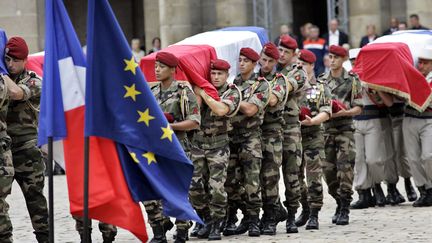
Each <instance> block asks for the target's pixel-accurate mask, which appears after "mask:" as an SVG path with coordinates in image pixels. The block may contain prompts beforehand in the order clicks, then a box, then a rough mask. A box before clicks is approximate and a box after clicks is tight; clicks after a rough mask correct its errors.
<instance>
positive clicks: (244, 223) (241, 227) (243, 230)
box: [235, 215, 259, 235]
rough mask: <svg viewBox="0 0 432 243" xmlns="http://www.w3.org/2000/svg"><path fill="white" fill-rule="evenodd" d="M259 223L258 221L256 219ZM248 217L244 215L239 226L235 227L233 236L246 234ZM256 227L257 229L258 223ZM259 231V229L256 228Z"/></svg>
mask: <svg viewBox="0 0 432 243" xmlns="http://www.w3.org/2000/svg"><path fill="white" fill-rule="evenodd" d="M258 221H259V219H258ZM249 222H250V220H249V216H247V215H244V217H243V219H242V220H241V222H240V224H239V226H237V228H236V229H235V234H236V235H242V234H244V233H246V232H247V231H248V229H249ZM257 227H258V222H257ZM258 230H259V227H258Z"/></svg>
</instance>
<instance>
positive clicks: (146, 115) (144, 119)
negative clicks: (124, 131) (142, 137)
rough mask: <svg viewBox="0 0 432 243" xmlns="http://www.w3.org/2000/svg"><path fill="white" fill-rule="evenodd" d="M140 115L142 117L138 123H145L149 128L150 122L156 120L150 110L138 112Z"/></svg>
mask: <svg viewBox="0 0 432 243" xmlns="http://www.w3.org/2000/svg"><path fill="white" fill-rule="evenodd" d="M138 114H139V116H140V117H139V119H138V122H144V123H145V124H146V125H147V126H149V122H150V120H153V119H155V118H154V116H150V113H149V109H148V108H147V109H146V110H145V111H144V112H142V111H138Z"/></svg>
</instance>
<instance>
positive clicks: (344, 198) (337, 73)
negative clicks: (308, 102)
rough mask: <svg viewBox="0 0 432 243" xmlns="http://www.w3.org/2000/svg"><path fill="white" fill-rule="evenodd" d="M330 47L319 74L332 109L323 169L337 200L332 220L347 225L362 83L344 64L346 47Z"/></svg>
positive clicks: (325, 124) (327, 127)
mask: <svg viewBox="0 0 432 243" xmlns="http://www.w3.org/2000/svg"><path fill="white" fill-rule="evenodd" d="M329 51H330V54H329V57H330V71H329V72H327V73H324V74H321V75H320V76H319V77H318V80H319V81H321V82H324V83H325V84H326V85H327V86H328V88H329V89H330V91H331V94H332V110H333V113H332V118H331V119H330V120H329V121H326V122H325V123H324V129H325V130H324V137H325V148H324V149H325V154H326V160H325V162H324V165H323V172H324V178H325V180H326V182H327V185H328V188H329V189H328V190H329V194H330V195H331V196H332V197H333V198H334V199H335V200H336V203H337V208H336V212H335V214H334V216H333V218H332V223H335V224H337V225H347V224H349V206H350V203H351V201H352V194H353V191H352V185H353V177H354V173H353V167H354V162H355V152H356V151H355V147H354V134H353V132H354V127H353V120H352V117H353V116H355V115H359V114H360V113H361V111H362V107H363V103H362V100H361V98H362V96H361V92H362V87H361V84H360V81H359V79H358V77H357V75H356V74H354V73H352V72H347V71H346V70H345V69H344V68H343V67H342V64H343V62H344V61H345V60H346V59H347V54H348V53H347V51H346V50H345V49H344V48H343V47H340V46H335V45H332V46H330V48H329Z"/></svg>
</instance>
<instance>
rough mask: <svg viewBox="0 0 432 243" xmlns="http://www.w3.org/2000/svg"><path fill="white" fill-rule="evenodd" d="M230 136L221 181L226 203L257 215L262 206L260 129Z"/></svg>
mask: <svg viewBox="0 0 432 243" xmlns="http://www.w3.org/2000/svg"><path fill="white" fill-rule="evenodd" d="M230 138H231V141H230V152H231V155H230V160H229V164H228V169H227V180H226V182H225V190H226V192H227V194H228V204H231V205H229V206H232V204H234V205H235V204H236V205H239V206H240V208H241V209H242V210H245V211H243V213H245V214H247V215H248V216H258V215H259V213H260V209H261V206H262V202H261V188H260V171H261V159H262V151H261V132H260V131H254V132H250V133H245V134H236V135H234V136H232V137H230ZM243 189H244V190H243Z"/></svg>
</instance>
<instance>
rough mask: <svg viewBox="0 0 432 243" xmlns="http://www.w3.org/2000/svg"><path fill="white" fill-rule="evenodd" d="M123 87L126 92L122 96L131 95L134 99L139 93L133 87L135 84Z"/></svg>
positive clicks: (134, 99)
mask: <svg viewBox="0 0 432 243" xmlns="http://www.w3.org/2000/svg"><path fill="white" fill-rule="evenodd" d="M123 87H124V88H125V89H126V94H125V95H124V96H123V98H127V97H131V98H132V99H133V101H136V96H137V95H139V94H141V92H139V91H138V90H136V89H135V84H132V86H130V87H129V86H126V85H123Z"/></svg>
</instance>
